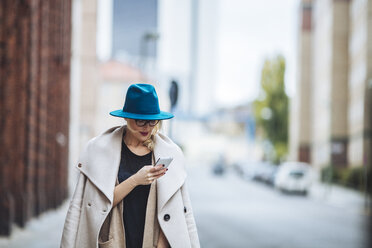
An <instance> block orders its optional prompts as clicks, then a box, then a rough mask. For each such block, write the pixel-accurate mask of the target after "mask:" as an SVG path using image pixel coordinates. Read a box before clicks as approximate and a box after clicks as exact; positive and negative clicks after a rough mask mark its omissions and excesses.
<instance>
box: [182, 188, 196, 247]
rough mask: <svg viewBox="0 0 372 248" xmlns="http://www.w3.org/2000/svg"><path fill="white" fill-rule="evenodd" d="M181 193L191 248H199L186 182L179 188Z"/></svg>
mask: <svg viewBox="0 0 372 248" xmlns="http://www.w3.org/2000/svg"><path fill="white" fill-rule="evenodd" d="M181 193H182V198H183V203H184V207H185V208H186V209H185V211H186V212H185V218H186V223H187V228H188V230H189V236H190V241H191V246H192V248H194V247H200V242H199V236H198V231H197V228H196V223H195V219H194V214H193V211H192V207H191V201H190V196H189V192H188V189H187V185H186V182H185V183H184V184H183V185H182V187H181Z"/></svg>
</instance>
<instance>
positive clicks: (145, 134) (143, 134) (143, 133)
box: [140, 132, 149, 136]
mask: <svg viewBox="0 0 372 248" xmlns="http://www.w3.org/2000/svg"><path fill="white" fill-rule="evenodd" d="M140 133H141V135H142V136H147V135H148V134H149V132H140Z"/></svg>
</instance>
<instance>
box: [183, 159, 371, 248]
mask: <svg viewBox="0 0 372 248" xmlns="http://www.w3.org/2000/svg"><path fill="white" fill-rule="evenodd" d="M188 184H189V185H190V186H189V190H190V194H191V199H192V202H193V208H194V215H195V218H196V222H197V226H198V231H199V237H200V241H201V245H202V247H205V248H218V247H221V248H222V247H230V248H233V247H237V248H238V247H254V248H268V247H272V248H274V247H275V248H281V247H283V248H284V247H286V248H288V247H295V248H305V247H306V248H318V247H322V248H323V247H324V248H332V247H337V248H343V247H344V248H351V247H352V248H357V247H366V245H365V241H364V236H365V235H364V231H365V230H366V228H365V226H364V224H365V219H366V218H367V217H366V215H364V214H362V211H360V209H361V208H362V206H363V200H362V199H363V197H362V196H361V195H359V194H356V193H355V192H351V193H349V194H347V190H341V191H342V192H338V191H337V190H333V191H332V193H333V194H336V193H337V194H340V195H339V196H334V195H332V196H331V195H330V196H329V197H328V198H325V197H319V196H318V195H316V194H319V192H311V193H310V195H309V196H308V197H303V196H298V195H283V194H281V193H280V192H277V191H274V190H273V189H272V188H270V187H268V186H266V185H263V184H260V183H257V182H250V181H244V180H243V179H242V178H240V177H239V176H238V175H237V174H236V173H235V172H233V171H227V173H226V174H225V175H222V176H215V175H213V174H212V173H211V169H209V168H208V167H207V166H201V167H200V168H198V169H196V167H193V168H192V169H191V170H189V177H188ZM330 197H331V198H332V201H328V200H327V199H331V198H330ZM337 198H340V199H337Z"/></svg>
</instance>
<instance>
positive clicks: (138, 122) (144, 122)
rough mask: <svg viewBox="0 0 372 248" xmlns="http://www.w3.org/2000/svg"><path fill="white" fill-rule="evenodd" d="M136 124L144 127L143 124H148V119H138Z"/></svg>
mask: <svg viewBox="0 0 372 248" xmlns="http://www.w3.org/2000/svg"><path fill="white" fill-rule="evenodd" d="M136 124H137V126H140V127H142V126H144V125H146V121H145V120H136Z"/></svg>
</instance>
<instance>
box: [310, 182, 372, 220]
mask: <svg viewBox="0 0 372 248" xmlns="http://www.w3.org/2000/svg"><path fill="white" fill-rule="evenodd" d="M309 197H311V198H313V199H314V200H316V201H320V202H324V203H326V204H329V205H331V206H334V207H338V208H344V209H347V210H348V211H354V212H359V213H362V214H366V215H368V213H367V211H366V209H365V202H366V199H365V195H364V194H363V193H361V192H359V191H356V190H353V189H349V188H345V187H342V186H339V185H336V184H325V183H321V182H316V183H314V184H313V185H312V186H311V189H310V192H309ZM368 203H370V202H368Z"/></svg>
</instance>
